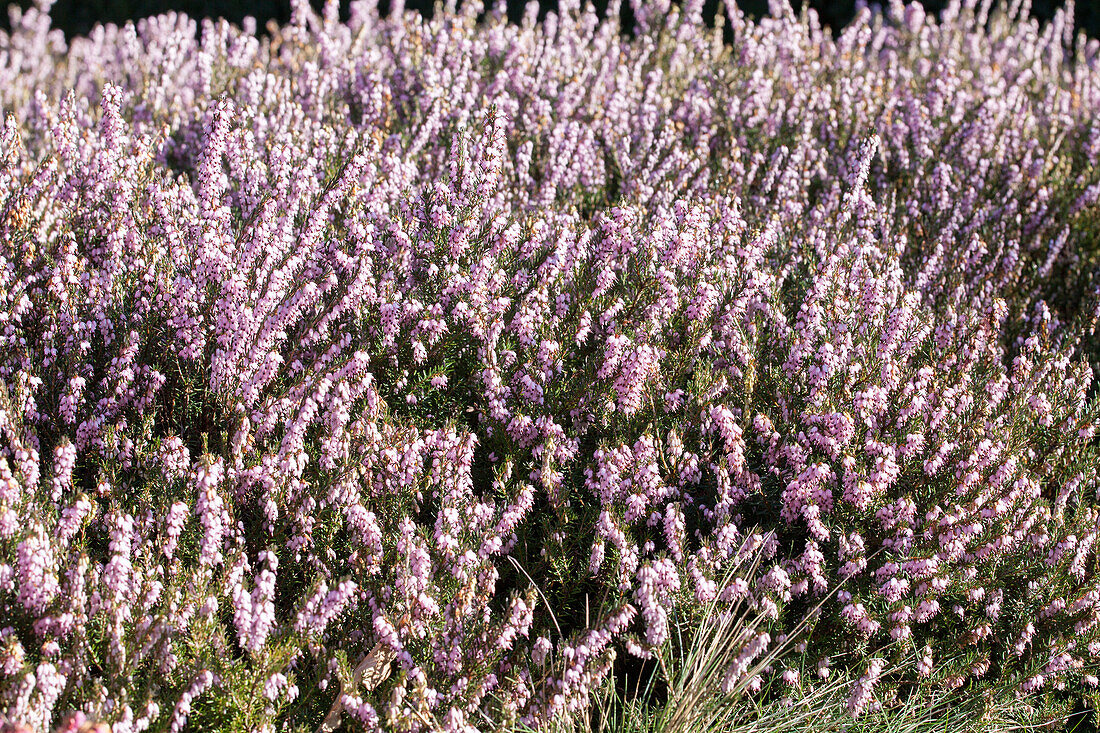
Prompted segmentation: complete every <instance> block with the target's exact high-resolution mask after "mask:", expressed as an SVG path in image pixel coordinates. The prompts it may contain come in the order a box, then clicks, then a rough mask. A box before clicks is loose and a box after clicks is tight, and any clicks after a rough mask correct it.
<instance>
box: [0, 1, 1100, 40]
mask: <svg viewBox="0 0 1100 733" xmlns="http://www.w3.org/2000/svg"><path fill="white" fill-rule="evenodd" d="M9 1H10V0H8V1H6V0H0V5H7V4H8V2H9ZM31 1H32V0H18V2H16V4H17V5H21V6H23V7H28V6H29V5H30V4H31ZM594 1H595V4H596V7H597V9H601V8H605V7H606V6H607V0H594ZM730 1H732V0H730ZM998 1H999V2H1003V3H1005V5H1007V4H1008V2H1009V0H998ZM322 2H323V0H313V4H314V7H320V5H321V4H322ZM737 2H738V4H739V5H740V6H741V7H742V8H743V9H744V10H745V11H746V12H747V13H749V14H751V15H755V16H760V15H762V14H764V13H766V12H767V9H768V2H767V0H737ZM491 4H492V3H491V1H490V0H487V1H486V5H491ZM524 4H525V0H508V13H509V15H510V16H511V17H512V18H513V19H514V20H518V19H519V18H520V16H521V15H522V14H523V7H524ZM791 4H792V5H793V6H794V7H795V8H796V9H797V8H799V7H800V6H801V4H802V0H793V2H792V3H791ZM882 4H884V5H885V4H886V3H885V2H883V3H882ZM921 4H922V5H923V6H924V7H925V8H926V9H928V10H930V11H932V12H938V11H940V10H941V9H942V8H943V7H944V6H945V5H946V4H947V0H921ZM341 5H342V6H344V7H346V5H347V0H341ZM433 5H434V2H433V0H406V7H407V8H409V9H416V10H419V11H421V12H422V13H424V14H426V15H429V14H431V11H432V7H433ZM539 5H540V7H541V8H542V10H543V11H544V12H545V11H547V10H553V9H555V8H556V7H557V0H539ZM623 5H624V6H628V5H629V1H628V0H623ZM809 5H810V7H812V8H814V9H815V10H816V11H817V13H818V15H819V16H820V18H821V21H822V24H823V25H826V26H829V27H830V28H832V29H833V30H836V29H838V28H840V27H842V26H843V25H844V24H845V23H847V22H848V21H849V20H850V19H851V17H852V15H853V13H854V11H855V5H856V0H809ZM1062 5H1064V0H1033V1H1032V15H1033V16H1034V17H1036V18H1038V19H1040V20H1049V19H1050V18H1051V17H1052V16H1053V15H1054V11H1055V10H1057V9H1058V8H1060V7H1062ZM387 6H388V2H387V0H380V2H379V7H380V8H382V9H383V10H386V9H387ZM716 6H717V0H707V3H706V10H705V12H704V16H705V17H707V18H712V17H713V16H714V12H715V8H716ZM1076 7H1077V10H1076V13H1075V17H1076V25H1077V28H1079V29H1084V30H1085V31H1086V32H1087V33H1088V34H1089V35H1090V36H1091V37H1093V38H1097V37H1100V0H1077V4H1076ZM169 10H175V11H177V12H183V13H186V14H188V15H190V16H191V17H194V18H202V17H224V18H228V19H229V20H230V21H233V22H235V23H240V21H241V19H242V18H243V17H245V16H246V15H251V16H253V17H255V18H256V19H257V20H258V21H259V23H258V25H259V27H260V28H263V27H264V25H265V23H266V22H267V21H268V20H269V19H274V20H276V21H279V22H280V23H285V22H286V21H287V20H288V19H289V18H290V3H289V0H57V3H56V4H55V5H54V7H53V11H52V16H53V22H54V26H55V27H57V28H61V29H62V30H64V31H65V34H66V35H67V36H73V35H82V34H86V33H87V32H88V30H89V29H90V28H91V27H92V26H93V25H94V24H95V23H98V22H103V23H107V22H110V23H118V24H121V23H124V22H125V21H126V20H129V19H133V20H137V19H138V18H143V17H146V16H149V15H158V14H160V13H164V12H167V11H169ZM623 20H624V26H626V27H629V25H630V22H631V20H632V19H631V18H630V17H629V11H627V10H624V18H623ZM7 26H8V16H7V13H5V12H0V27H4V28H6V27H7Z"/></svg>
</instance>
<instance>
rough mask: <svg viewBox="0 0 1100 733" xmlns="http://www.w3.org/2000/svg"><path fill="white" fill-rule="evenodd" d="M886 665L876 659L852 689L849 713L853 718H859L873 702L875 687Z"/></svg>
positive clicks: (872, 660) (849, 699)
mask: <svg viewBox="0 0 1100 733" xmlns="http://www.w3.org/2000/svg"><path fill="white" fill-rule="evenodd" d="M885 666H886V663H885V662H884V661H883V660H881V659H879V658H877V657H875V658H873V659H871V661H870V663H869V664H868V665H867V671H866V672H864V674H863V676H862V677H860V678H859V680H857V681H856V683H855V685H854V686H853V688H852V694H851V695H850V696H849V698H848V712H849V713H851V715H852V717H853V718H858V717H859V716H860V714H862V713H863V710H864V709H865V708H866V707H867V704H868V703H869V702H870V701H871V697H872V695H873V691H874V688H875V685H876V684H877V683H878V680H879V676H880V675H881V674H882V670H883V668H884V667H885Z"/></svg>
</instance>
